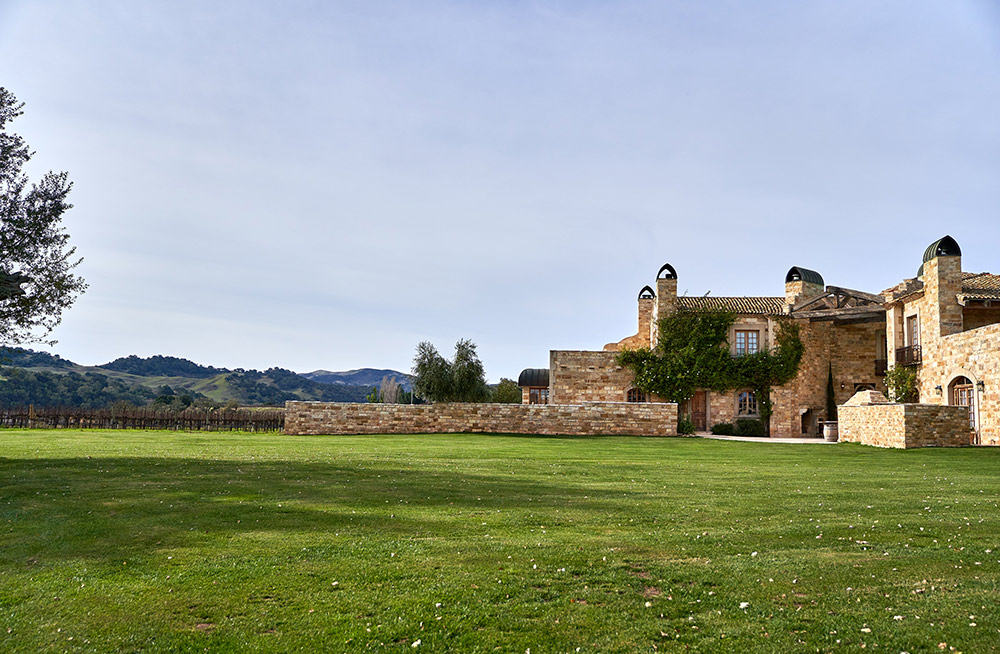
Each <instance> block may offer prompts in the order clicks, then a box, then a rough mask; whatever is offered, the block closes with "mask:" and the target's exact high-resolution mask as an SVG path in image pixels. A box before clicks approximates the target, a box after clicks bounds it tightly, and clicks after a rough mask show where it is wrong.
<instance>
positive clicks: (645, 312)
mask: <svg viewBox="0 0 1000 654" xmlns="http://www.w3.org/2000/svg"><path fill="white" fill-rule="evenodd" d="M655 310H656V292H655V291H653V289H652V288H650V287H649V286H643V288H642V290H641V291H639V331H638V332H637V335H638V336H639V340H640V341H641V346H642V347H652V346H653V341H652V338H653V312H654V311H655Z"/></svg>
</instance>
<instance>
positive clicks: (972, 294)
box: [962, 273, 1000, 299]
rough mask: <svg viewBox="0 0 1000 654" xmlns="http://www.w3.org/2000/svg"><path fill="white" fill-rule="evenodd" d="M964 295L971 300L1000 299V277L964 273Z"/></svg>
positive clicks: (987, 274)
mask: <svg viewBox="0 0 1000 654" xmlns="http://www.w3.org/2000/svg"><path fill="white" fill-rule="evenodd" d="M962 277H963V279H962V295H964V296H965V297H966V298H969V299H993V298H1000V275H991V274H990V273H962Z"/></svg>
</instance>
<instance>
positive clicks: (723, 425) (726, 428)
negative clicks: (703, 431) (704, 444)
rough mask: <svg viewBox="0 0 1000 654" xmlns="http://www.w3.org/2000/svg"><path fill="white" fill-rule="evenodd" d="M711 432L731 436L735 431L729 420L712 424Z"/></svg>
mask: <svg viewBox="0 0 1000 654" xmlns="http://www.w3.org/2000/svg"><path fill="white" fill-rule="evenodd" d="M712 433H713V434H715V435H716V436H732V435H733V434H735V433H736V428H735V427H734V426H733V423H731V422H720V423H718V424H715V425H712Z"/></svg>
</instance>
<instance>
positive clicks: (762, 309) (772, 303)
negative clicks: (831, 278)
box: [677, 295, 785, 316]
mask: <svg viewBox="0 0 1000 654" xmlns="http://www.w3.org/2000/svg"><path fill="white" fill-rule="evenodd" d="M677 306H679V307H681V308H683V309H725V310H727V311H733V312H735V313H752V314H758V315H764V316H778V315H782V314H784V313H785V298H783V297H712V296H711V295H708V296H702V297H687V296H683V297H679V298H677Z"/></svg>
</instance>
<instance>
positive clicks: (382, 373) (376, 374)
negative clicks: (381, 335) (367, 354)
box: [299, 368, 413, 391]
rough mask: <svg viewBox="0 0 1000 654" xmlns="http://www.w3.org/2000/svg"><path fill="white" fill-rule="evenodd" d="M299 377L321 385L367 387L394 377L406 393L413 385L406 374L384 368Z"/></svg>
mask: <svg viewBox="0 0 1000 654" xmlns="http://www.w3.org/2000/svg"><path fill="white" fill-rule="evenodd" d="M299 375H301V376H302V377H305V378H306V379H311V380H312V381H315V382H320V383H323V384H356V385H361V386H369V387H371V386H378V385H379V384H380V383H382V378H383V377H395V378H396V381H397V382H399V385H400V386H402V387H403V388H404V389H406V390H407V391H412V390H413V384H412V383H411V382H410V376H409V375H408V374H406V373H405V372H399V371H398V370H388V369H385V368H359V369H358V370H344V371H342V372H332V371H330V370H314V371H312V372H301V373H299Z"/></svg>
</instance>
